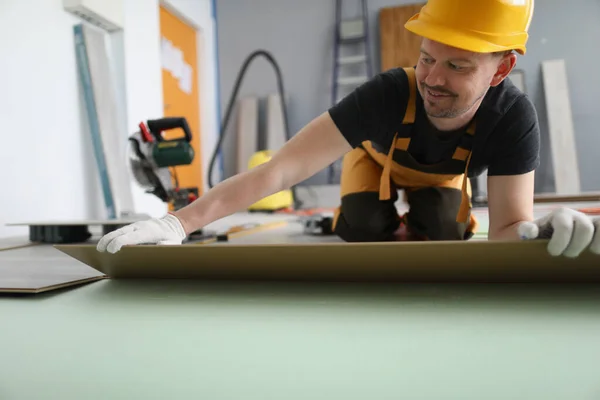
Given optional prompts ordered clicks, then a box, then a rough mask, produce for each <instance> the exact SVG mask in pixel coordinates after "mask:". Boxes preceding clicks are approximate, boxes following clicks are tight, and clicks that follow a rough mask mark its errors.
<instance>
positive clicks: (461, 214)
mask: <svg viewBox="0 0 600 400" xmlns="http://www.w3.org/2000/svg"><path fill="white" fill-rule="evenodd" d="M475 126H476V124H475V120H473V121H472V122H471V124H470V125H469V127H468V128H467V133H468V134H469V136H470V137H473V136H474V135H475ZM471 154H472V152H471V149H470V148H469V149H466V148H464V147H457V148H456V151H455V152H454V156H453V158H455V159H460V160H466V163H465V172H464V175H463V182H462V188H461V200H460V207H459V209H458V215H457V216H456V222H461V223H467V222H468V221H467V218H468V216H469V210H470V208H471V201H470V199H469V193H468V192H467V183H468V181H469V176H468V174H467V172H468V169H469V163H470V162H471ZM462 157H464V158H462Z"/></svg>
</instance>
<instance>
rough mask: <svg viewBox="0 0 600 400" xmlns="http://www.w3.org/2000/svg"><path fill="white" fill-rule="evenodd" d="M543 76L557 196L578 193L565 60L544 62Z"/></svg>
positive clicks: (577, 165) (575, 150)
mask: <svg viewBox="0 0 600 400" xmlns="http://www.w3.org/2000/svg"><path fill="white" fill-rule="evenodd" d="M542 75H543V82H544V93H545V99H546V110H547V114H548V131H549V135H550V148H551V154H552V164H553V166H554V182H555V188H556V193H558V194H577V193H579V192H581V187H580V178H579V164H578V161H577V148H576V145H575V132H574V131H575V129H574V127H573V117H572V113H571V100H570V98H569V86H568V83H567V68H566V65H565V60H562V59H560V60H547V61H543V62H542Z"/></svg>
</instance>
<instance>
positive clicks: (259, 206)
mask: <svg viewBox="0 0 600 400" xmlns="http://www.w3.org/2000/svg"><path fill="white" fill-rule="evenodd" d="M272 155H273V152H272V151H271V150H262V151H259V152H256V153H254V155H253V156H252V157H250V161H249V162H248V169H249V170H250V169H252V168H256V167H258V166H259V165H262V164H264V163H267V162H269V161H270V160H271V158H272ZM293 205H294V198H293V196H292V191H291V190H282V191H280V192H277V193H273V194H272V195H270V196H267V197H265V198H263V199H261V200H259V201H257V202H256V203H254V204H252V205H251V206H250V207H248V210H249V211H277V210H282V209H285V208H289V207H293Z"/></svg>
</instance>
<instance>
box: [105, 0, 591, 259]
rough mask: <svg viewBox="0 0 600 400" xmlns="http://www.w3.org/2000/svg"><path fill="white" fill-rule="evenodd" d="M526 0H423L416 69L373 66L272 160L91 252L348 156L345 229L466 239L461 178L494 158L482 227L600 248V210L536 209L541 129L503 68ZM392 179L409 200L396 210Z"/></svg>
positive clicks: (522, 45) (153, 235) (375, 235)
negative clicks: (538, 214) (593, 214)
mask: <svg viewBox="0 0 600 400" xmlns="http://www.w3.org/2000/svg"><path fill="white" fill-rule="evenodd" d="M533 8H534V7H533V0H522V1H507V0H429V2H428V3H427V4H426V5H425V6H424V7H423V9H422V10H421V12H420V13H419V14H417V15H415V16H414V17H412V18H411V19H410V20H409V21H408V22H407V24H406V28H407V29H408V30H409V31H411V32H413V33H415V34H417V35H420V36H421V37H422V38H423V40H422V48H421V55H420V57H419V60H418V64H417V65H416V67H415V68H397V69H393V70H390V71H386V72H384V73H381V74H379V75H378V76H376V77H375V78H373V79H372V80H370V81H369V82H367V83H366V84H364V85H362V86H361V87H360V88H358V89H357V90H355V91H354V92H353V93H352V94H351V95H349V96H348V97H346V98H345V99H343V100H342V101H341V102H340V103H339V104H337V105H335V106H334V107H332V108H331V109H330V110H328V112H326V113H323V114H322V115H320V116H319V117H317V118H315V119H314V120H313V121H311V122H310V123H309V124H307V125H306V126H305V127H304V128H303V129H301V130H300V132H298V133H297V134H296V135H295V136H294V137H293V138H292V139H291V140H290V141H289V142H288V143H286V145H285V146H284V147H283V148H282V149H281V150H280V151H279V152H278V153H276V154H275V155H274V157H273V159H272V160H271V161H269V162H268V163H266V164H262V165H260V166H259V167H257V168H255V169H253V170H251V171H248V172H245V173H242V174H239V175H236V176H234V177H232V178H229V179H227V180H225V181H223V182H221V183H220V184H219V185H217V186H215V187H214V188H213V189H212V190H210V191H209V192H208V193H206V195H204V196H202V197H201V198H200V199H198V200H196V201H195V202H194V203H193V204H191V205H189V206H187V207H185V208H183V209H181V210H178V211H176V212H174V213H170V214H167V215H166V216H165V217H163V218H157V219H152V220H149V221H142V222H137V223H134V224H132V225H129V226H127V227H124V228H122V229H119V230H117V231H114V232H112V233H109V234H107V235H105V236H104V237H103V238H102V239H101V240H100V242H99V243H98V250H99V251H109V252H111V253H114V252H116V251H118V250H119V249H120V248H121V246H123V245H131V244H139V243H158V244H180V243H181V242H182V240H183V239H184V238H185V237H186V236H187V234H189V233H190V232H193V231H194V230H196V229H199V228H201V227H203V226H205V225H207V224H208V223H211V222H213V221H215V220H217V219H220V218H222V217H225V216H227V215H229V214H232V213H234V212H237V211H239V210H242V209H245V208H246V207H248V206H249V205H251V204H253V203H254V202H255V201H257V200H259V199H261V198H264V197H266V196H268V195H270V194H272V193H276V192H278V191H280V190H284V189H287V188H289V187H291V186H292V185H294V184H296V183H298V182H301V181H303V180H305V179H307V178H309V177H310V176H312V175H314V174H316V173H317V172H319V171H321V170H322V169H324V168H325V167H326V166H328V165H329V164H331V163H332V162H333V161H335V160H337V159H338V158H340V157H341V156H344V161H343V166H342V168H343V169H342V177H341V190H342V193H341V196H342V198H341V205H340V207H339V208H338V209H337V211H336V213H335V218H334V230H335V232H336V233H337V234H338V235H339V236H340V237H341V238H343V239H345V240H347V241H387V240H401V239H402V238H405V237H409V238H416V239H424V240H466V239H469V238H470V237H471V236H472V234H473V233H474V232H475V231H476V229H477V225H478V223H477V221H476V219H475V218H474V217H473V216H471V213H470V208H471V205H470V186H469V184H468V183H469V182H468V181H469V180H468V179H467V177H475V176H478V175H479V174H481V173H482V172H484V171H485V170H486V169H487V170H488V207H489V217H490V226H489V239H490V240H499V239H509V240H511V239H514V240H516V239H519V238H521V239H535V238H538V237H543V235H546V234H548V235H549V236H551V240H550V243H549V247H548V251H549V253H550V254H552V255H564V256H567V257H576V256H578V255H579V254H581V252H582V251H584V250H585V249H588V248H589V250H591V251H593V252H595V253H598V254H600V234H599V233H597V232H598V231H600V220H598V219H595V220H594V219H592V218H590V217H588V216H586V215H584V214H582V213H580V212H577V211H574V210H570V209H560V210H557V211H555V212H552V213H550V214H548V215H547V216H546V217H544V218H541V219H538V220H535V221H534V220H533V193H534V190H533V188H534V171H535V169H536V168H537V166H538V165H539V144H540V137H539V128H538V121H537V115H536V112H535V109H534V107H533V105H532V104H531V102H530V101H529V99H528V98H527V97H526V96H525V95H524V94H523V93H521V92H520V91H519V90H517V89H516V87H515V86H514V85H512V84H511V83H510V80H507V79H506V78H507V76H508V75H509V73H510V72H511V71H512V69H513V68H514V66H515V63H516V55H515V54H514V52H515V51H516V52H517V53H519V54H521V55H524V54H525V52H526V42H527V38H528V34H527V30H528V28H529V24H530V22H531V18H532V14H533ZM397 189H403V190H404V193H405V195H406V199H407V201H408V204H409V207H410V211H409V212H408V213H406V214H405V215H402V216H400V215H398V214H397V211H396V209H395V207H394V204H393V203H394V201H395V200H396V199H397V192H396V191H397Z"/></svg>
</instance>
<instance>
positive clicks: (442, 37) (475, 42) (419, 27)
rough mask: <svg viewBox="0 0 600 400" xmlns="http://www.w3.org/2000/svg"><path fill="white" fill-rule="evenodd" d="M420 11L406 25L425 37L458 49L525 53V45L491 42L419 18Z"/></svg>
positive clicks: (477, 51) (479, 51)
mask: <svg viewBox="0 0 600 400" xmlns="http://www.w3.org/2000/svg"><path fill="white" fill-rule="evenodd" d="M419 16H420V13H418V14H415V15H414V16H412V17H411V18H410V19H409V20H408V21H407V22H406V24H404V27H405V28H406V29H407V30H408V31H410V32H412V33H414V34H416V35H418V36H421V37H423V38H427V39H430V40H433V41H435V42H439V43H442V44H445V45H448V46H452V47H455V48H458V49H462V50H467V51H472V52H474V53H494V52H497V51H507V50H515V51H517V52H518V53H519V54H522V55H524V54H525V51H526V49H525V47H524V46H517V47H506V46H499V45H497V44H494V43H491V42H489V41H487V40H485V39H482V38H479V37H477V36H474V35H469V34H466V33H464V32H459V31H457V30H454V29H451V28H448V27H446V26H443V25H440V24H436V23H434V22H430V21H427V22H424V21H422V20H420V19H419Z"/></svg>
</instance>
